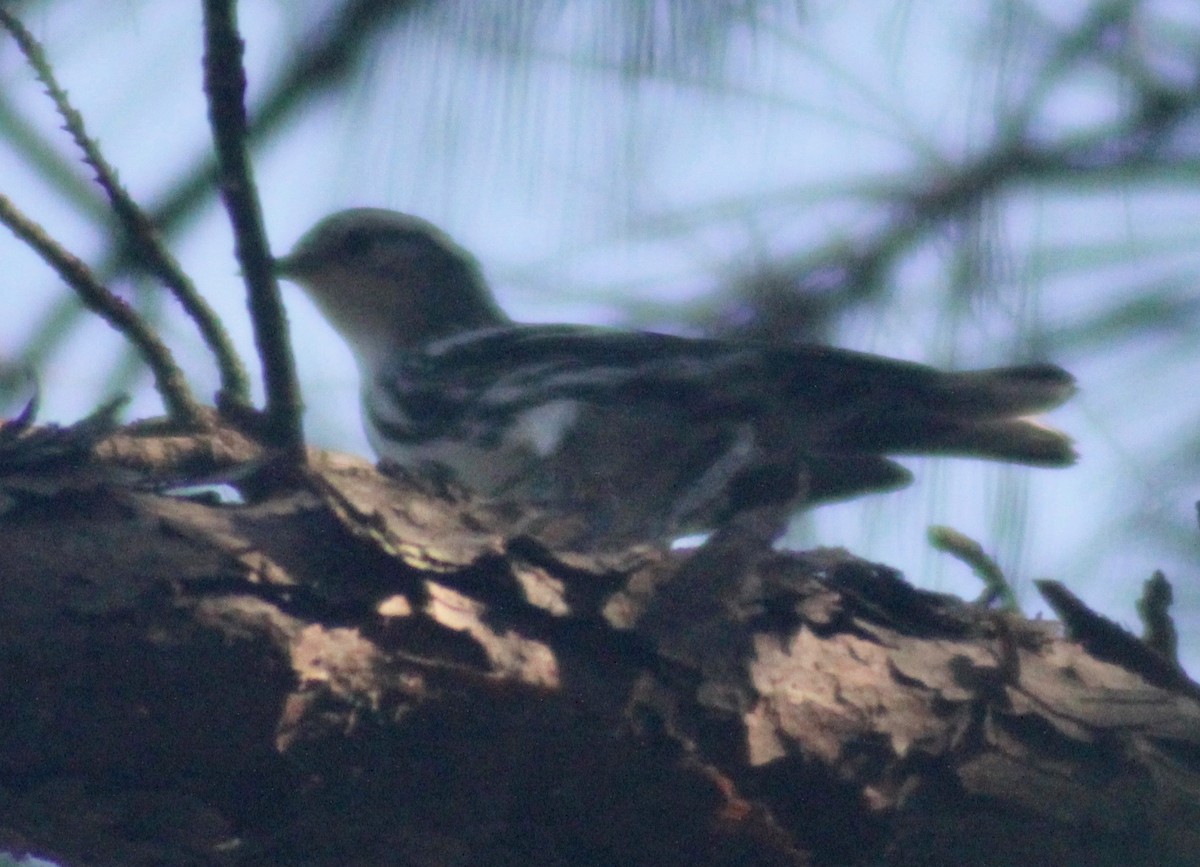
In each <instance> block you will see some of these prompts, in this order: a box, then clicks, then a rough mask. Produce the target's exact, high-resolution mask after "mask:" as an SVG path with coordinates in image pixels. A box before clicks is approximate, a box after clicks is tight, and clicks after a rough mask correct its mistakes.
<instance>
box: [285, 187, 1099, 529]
mask: <svg viewBox="0 0 1200 867" xmlns="http://www.w3.org/2000/svg"><path fill="white" fill-rule="evenodd" d="M278 271H279V273H280V274H282V275H284V276H286V277H288V278H290V279H292V280H294V281H296V282H297V283H300V284H301V285H302V286H303V287H304V288H305V289H306V290H307V292H308V294H309V295H310V296H311V297H312V299H313V300H314V301H315V302H316V304H317V306H318V307H319V308H320V309H321V310H322V312H323V313H324V314H325V316H326V317H327V318H328V319H329V321H330V322H331V323H332V324H333V326H334V327H335V328H336V329H337V330H338V331H339V332H340V333H341V335H342V337H344V338H345V340H346V341H347V342H348V343H349V344H350V347H351V349H352V351H353V353H354V355H355V358H356V359H357V362H358V366H359V369H360V374H361V377H362V406H363V413H364V419H365V424H366V428H367V432H368V436H369V438H370V440H371V443H372V445H373V446H374V448H375V450H376V451H377V453H378V454H379V456H380V457H383V458H389V459H391V460H394V461H397V462H399V463H401V464H405V465H409V466H429V467H434V468H436V469H437V470H438V472H441V473H445V472H446V471H450V472H452V473H453V475H454V476H455V477H456V478H457V479H458V480H459V481H460V482H461V483H463V484H465V485H466V486H468V487H471V488H475V489H477V490H480V491H482V492H484V493H487V494H490V495H494V496H497V497H503V498H515V499H519V500H526V501H532V502H536V503H539V504H542V505H544V506H546V507H548V508H552V509H560V510H564V511H567V512H569V513H572V514H574V515H577V516H580V517H581V518H582V519H583V520H584V521H586V522H587V523H588V524H589V527H590V530H591V533H592V535H593V537H595V538H601V537H604V538H612V539H630V540H634V539H636V540H641V541H648V540H663V539H666V538H670V537H674V536H677V535H680V534H682V533H685V532H693V531H697V530H702V529H711V528H712V527H713V526H714V525H716V524H718V523H720V522H721V521H722V520H723V519H724V518H725V517H727V516H729V515H730V514H731V513H733V512H736V511H738V510H740V509H743V508H749V507H752V506H755V505H758V504H759V503H758V501H760V500H770V499H771V498H781V499H788V500H792V501H794V502H796V503H798V504H799V503H814V502H820V501H823V500H829V499H837V498H843V497H848V496H852V495H855V494H859V493H864V492H867V491H873V490H881V489H886V488H891V487H897V486H899V485H902V484H904V483H906V482H907V481H908V480H909V478H910V476H909V474H908V472H907V471H906V470H904V469H903V468H902V467H900V466H899V465H897V464H895V463H893V462H892V461H890V460H888V458H887V457H885V456H886V455H896V454H951V455H963V456H971V457H981V458H991V459H996V460H1002V461H1012V462H1016V463H1023V464H1032V465H1041V466H1063V465H1067V464H1070V463H1071V462H1072V461H1073V460H1074V457H1075V455H1074V452H1073V450H1072V448H1071V443H1070V440H1069V439H1068V438H1067V437H1066V436H1064V435H1063V434H1061V433H1059V432H1058V431H1055V430H1052V429H1050V428H1048V427H1044V426H1042V425H1040V424H1038V423H1036V422H1034V421H1032V420H1030V419H1028V418H1026V416H1027V415H1028V414H1030V413H1036V412H1040V411H1042V410H1046V409H1049V408H1052V407H1054V406H1057V405H1058V404H1060V403H1061V402H1063V401H1064V400H1065V399H1066V398H1067V397H1069V396H1070V395H1071V394H1072V392H1073V391H1074V388H1075V386H1074V381H1073V379H1072V378H1071V376H1070V375H1069V374H1067V373H1066V372H1065V371H1063V370H1062V369H1060V368H1058V367H1054V366H1052V365H1048V364H1035V365H1026V366H1019V367H1007V368H997V369H992V370H980V371H970V372H963V373H952V372H942V371H938V370H935V369H933V368H930V367H926V366H924V365H919V364H913V363H910V362H904V361H896V360H892V359H888V358H882V357H879V356H873V355H866V354H862V353H858V352H851V351H847V350H841V349H831V348H827V347H823V346H805V345H764V344H755V343H746V342H732V341H723V340H707V339H692V338H685V337H674V336H669V335H663V334H654V333H645V332H631V331H619V330H613V329H608V328H599V327H587V326H576V325H522V324H517V323H513V322H512V321H511V320H510V319H509V318H508V317H507V316H505V314H504V313H503V312H502V311H501V310H500V309H499V307H497V305H496V303H495V301H494V300H493V298H492V296H491V293H490V292H489V290H488V288H487V286H486V284H485V282H484V280H483V278H482V276H481V274H480V271H479V268H478V266H477V265H476V263H475V261H474V260H473V259H472V257H471V256H470V255H469V254H468V253H467V252H466V251H464V250H463V249H462V248H460V247H459V246H457V245H456V244H455V243H454V242H453V241H451V240H450V239H449V238H448V237H446V235H444V234H443V233H442V232H440V231H438V230H437V229H436V228H434V227H433V226H431V225H430V224H428V223H426V222H424V221H422V220H419V219H417V218H415V217H411V216H407V215H404V214H398V213H394V212H391V211H385V210H378V209H368V208H361V209H354V210H348V211H342V212H340V213H337V214H334V215H332V216H330V217H328V218H326V219H325V220H323V221H321V222H320V223H318V224H317V225H316V226H315V227H314V228H313V229H311V230H310V231H309V232H308V233H307V234H306V235H305V236H304V237H303V238H302V239H301V240H300V242H299V243H298V244H297V245H296V248H295V249H294V250H293V251H292V253H291V254H290V255H288V256H287V257H285V258H283V259H281V260H279V263H278Z"/></svg>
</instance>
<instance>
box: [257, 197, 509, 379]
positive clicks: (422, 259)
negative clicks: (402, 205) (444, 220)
mask: <svg viewBox="0 0 1200 867" xmlns="http://www.w3.org/2000/svg"><path fill="white" fill-rule="evenodd" d="M275 271H276V273H277V274H279V275H280V276H282V277H286V278H287V279H289V280H292V281H294V282H295V283H298V284H300V286H302V287H303V288H304V290H305V291H306V292H307V293H308V295H309V297H311V298H312V300H313V301H314V302H315V303H316V305H317V306H318V307H319V308H320V309H321V312H322V313H324V314H325V316H326V318H328V319H329V321H330V322H331V323H332V324H333V326H334V328H336V329H337V330H338V332H339V333H340V334H341V335H342V337H343V338H345V340H346V342H347V343H349V344H350V346H351V349H352V350H353V351H354V354H355V355H356V357H357V358H358V361H359V364H360V365H361V366H363V367H365V368H366V369H371V370H373V369H377V368H378V366H379V365H380V364H382V363H383V362H384V361H385V360H386V358H387V357H388V356H389V355H390V354H392V353H394V352H395V351H397V350H400V349H411V348H413V347H416V346H420V345H422V344H424V343H426V342H428V341H431V340H436V339H438V338H441V337H449V336H452V335H454V334H458V333H461V332H464V331H471V330H474V329H478V328H485V327H488V326H492V325H498V324H502V323H505V322H507V321H508V319H507V318H506V317H505V315H504V314H503V313H502V312H501V311H500V309H499V308H498V307H497V306H496V303H495V301H494V300H493V299H492V296H491V293H490V292H489V291H488V288H487V285H486V284H485V282H484V280H483V276H482V275H481V273H480V271H479V266H478V265H477V264H476V262H475V260H474V258H472V256H471V255H470V254H469V253H467V251H466V250H464V249H462V248H461V247H459V246H458V245H457V244H455V243H454V241H452V240H451V239H450V238H449V237H448V236H446V235H445V234H444V233H443V232H441V231H439V230H438V229H437V228H435V227H434V226H432V225H431V224H429V223H427V222H425V221H424V220H421V219H419V218H417V217H412V216H409V215H407V214H400V213H397V212H395V211H387V210H383V209H380V208H353V209H351V210H347V211H340V212H338V213H336V214H333V215H331V216H329V217H326V218H325V219H323V220H321V222H319V223H317V224H316V225H315V226H314V227H313V228H312V229H310V230H309V231H308V232H307V233H306V234H305V235H304V237H302V238H301V239H300V240H299V242H298V243H297V244H296V246H295V248H294V249H293V250H292V252H291V253H289V254H288V255H287V256H284V257H283V258H281V259H277V260H276V262H275Z"/></svg>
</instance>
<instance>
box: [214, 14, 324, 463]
mask: <svg viewBox="0 0 1200 867" xmlns="http://www.w3.org/2000/svg"><path fill="white" fill-rule="evenodd" d="M234 7H235V3H234V0H204V92H205V94H206V95H207V97H208V117H209V123H210V124H211V126H212V131H213V140H214V142H215V145H216V151H217V163H218V166H219V171H220V175H219V177H220V189H221V198H222V199H223V200H224V202H225V209H226V210H227V211H228V212H229V218H230V221H231V222H232V224H233V229H234V250H235V252H236V255H237V259H238V262H239V263H240V264H241V266H242V276H243V278H244V279H245V281H246V290H247V294H248V302H249V307H250V318H251V320H252V323H253V326H254V338H255V344H256V345H257V347H258V353H259V358H260V359H261V360H262V366H263V378H264V385H265V390H266V394H267V407H266V429H265V430H264V431H263V434H264V436H265V438H266V440H267V442H269V443H271V444H272V445H276V446H280V447H282V448H285V449H287V450H289V451H293V452H294V453H295V454H296V456H297V458H298V459H300V460H303V457H304V431H303V427H302V425H301V418H300V412H301V404H300V387H299V384H298V382H297V380H296V367H295V361H294V359H293V357H292V351H291V344H290V340H289V339H288V329H287V317H286V316H285V315H284V311H283V301H282V299H281V298H280V294H279V285H278V284H277V283H276V282H275V276H274V274H273V273H272V269H271V265H272V260H271V254H270V251H269V250H268V249H267V241H266V233H265V232H264V230H263V219H262V208H261V206H260V204H259V200H258V192H257V189H256V188H255V185H254V179H253V175H252V172H251V168H250V160H249V156H248V154H247V152H246V138H247V128H246V107H245V101H244V100H245V94H246V74H245V70H244V68H243V66H242V50H243V44H242V40H241V37H240V36H239V35H238V30H237V15H236V11H235V8H234Z"/></svg>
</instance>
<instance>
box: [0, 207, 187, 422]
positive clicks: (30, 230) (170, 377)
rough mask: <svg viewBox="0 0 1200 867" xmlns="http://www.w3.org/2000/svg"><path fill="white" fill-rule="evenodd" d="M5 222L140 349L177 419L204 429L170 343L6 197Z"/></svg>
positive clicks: (1, 215)
mask: <svg viewBox="0 0 1200 867" xmlns="http://www.w3.org/2000/svg"><path fill="white" fill-rule="evenodd" d="M0 222H3V223H4V224H5V225H6V226H8V227H9V229H11V230H12V232H13V234H14V235H16V236H17V237H18V238H20V239H21V240H22V241H24V242H25V243H26V244H28V245H29V246H30V247H32V248H33V249H34V250H36V251H37V253H38V255H40V256H41V257H42V258H43V259H44V260H45V261H46V262H47V263H48V264H49V265H50V267H52V268H53V269H54V270H55V271H56V272H58V275H59V276H60V277H62V278H63V280H65V281H66V282H67V284H68V285H69V286H70V287H71V288H72V289H74V290H75V293H76V294H77V295H78V296H79V298H80V300H81V301H82V302H83V303H84V305H85V306H87V307H88V308H89V309H91V310H94V311H95V312H96V313H98V314H99V315H100V316H101V317H103V318H104V320H105V321H106V322H108V323H109V324H110V325H111V326H112V327H113V328H115V329H117V331H119V332H121V334H123V335H125V337H126V338H128V339H129V342H130V343H132V344H133V345H134V346H135V347H136V348H137V350H138V352H140V353H141V354H142V358H144V359H145V360H146V364H147V365H148V366H149V367H150V370H151V371H152V372H153V374H154V380H155V384H156V386H157V388H158V393H159V394H160V395H162V399H163V403H164V404H165V405H166V408H167V413H168V414H169V415H170V416H171V418H172V419H173V420H174V421H175V422H177V423H179V424H181V425H185V426H187V427H196V426H198V425H200V424H201V423H202V422H203V412H202V411H201V409H200V405H199V404H197V403H196V399H195V398H194V397H193V396H192V392H191V390H190V389H189V388H188V385H187V380H185V379H184V376H183V371H181V370H180V369H179V365H177V364H176V363H175V359H174V358H173V357H172V356H171V351H170V350H169V349H167V347H166V344H164V343H163V342H162V341H161V340H159V339H158V335H156V334H155V333H154V331H153V330H152V329H151V328H150V326H149V325H147V324H146V322H145V320H143V319H142V317H140V316H138V314H137V312H136V311H134V309H133V308H132V307H130V306H129V305H128V304H127V303H125V302H124V301H123V300H121V299H120V298H118V297H117V296H116V295H114V294H113V293H112V292H110V291H108V289H106V288H105V287H104V286H103V285H101V284H100V282H99V281H98V280H97V279H96V277H95V275H93V274H92V272H91V270H89V269H88V267H87V265H85V264H84V263H83V262H82V261H81V260H80V259H78V258H77V257H76V256H74V255H72V254H71V253H70V252H68V251H67V250H66V249H64V248H63V247H62V246H61V245H59V244H58V242H57V241H55V240H54V239H53V238H51V237H50V236H49V235H48V234H47V233H46V230H45V229H43V228H42V227H41V226H40V225H38V224H37V223H36V222H34V221H33V220H31V219H30V218H29V217H27V216H25V214H23V213H22V212H21V211H20V210H19V209H18V208H17V207H16V205H14V204H13V203H12V201H10V200H9V199H8V197H7V196H4V195H2V194H0Z"/></svg>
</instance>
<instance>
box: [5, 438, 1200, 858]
mask: <svg viewBox="0 0 1200 867" xmlns="http://www.w3.org/2000/svg"><path fill="white" fill-rule="evenodd" d="M95 452H96V454H98V455H99V456H100V457H93V458H91V459H86V460H85V459H80V458H79V457H78V455H76V456H75V457H72V455H71V453H70V450H66V452H65V453H64V454H65V456H64V454H57V453H55V454H51V455H50V456H43V459H39V460H25V461H16V462H13V461H10V462H9V471H8V473H7V475H6V476H5V477H4V478H3V479H0V849H6V850H9V851H33V852H36V853H39V854H43V855H47V856H50V857H55V858H57V859H59V860H60V861H61V862H63V863H65V864H69V865H108V864H112V865H177V864H178V865H182V864H197V865H199V864H221V865H249V864H255V865H257V864H277V865H299V864H304V865H325V864H328V865H350V864H362V865H375V864H380V865H383V864H404V865H408V864H411V865H507V864H511V865H557V864H563V865H566V864H571V865H580V864H583V865H610V864H611V865H618V864H620V865H625V864H630V865H642V864H644V865H674V864H680V865H683V864H688V865H716V864H723V865H757V864H762V865H804V864H814V865H855V864H862V865H866V864H889V865H890V864H895V865H902V864H913V865H918V864H919V865H939V864H945V865H1016V864H1019V865H1042V864H1045V865H1055V867H1063V865H1075V864H1078V865H1089V867H1094V865H1110V864H1111V865H1122V867H1124V865H1134V864H1137V865H1154V864H1163V865H1177V864H1200V699H1198V697H1200V692H1198V691H1197V689H1196V688H1195V686H1194V685H1192V684H1190V683H1189V682H1188V681H1187V680H1186V679H1185V678H1183V677H1182V676H1181V675H1180V674H1179V673H1178V672H1177V670H1174V669H1172V667H1171V666H1170V665H1169V664H1166V663H1162V660H1159V662H1158V663H1155V664H1154V665H1149V666H1147V665H1146V664H1145V662H1144V660H1142V661H1139V659H1137V658H1134V659H1131V660H1129V661H1126V660H1122V659H1120V658H1118V657H1119V656H1120V653H1119V652H1111V651H1107V652H1106V653H1105V654H1104V655H1105V656H1106V657H1107V658H1099V657H1097V656H1096V655H1092V654H1091V653H1089V652H1087V651H1086V650H1085V649H1084V647H1083V646H1082V645H1081V644H1080V643H1078V642H1075V641H1071V640H1067V639H1066V638H1064V637H1062V636H1061V634H1060V629H1059V627H1058V626H1057V625H1056V624H1053V623H1048V622H1030V621H1026V620H1022V619H1020V618H1017V617H1014V616H1011V615H1008V614H1002V613H997V612H995V611H988V610H983V609H980V608H977V607H975V606H972V605H970V604H967V603H964V602H961V601H959V600H957V599H954V598H951V597H947V596H942V595H937V594H933V593H928V592H923V591H919V590H916V589H914V588H912V587H911V586H910V585H908V584H907V583H905V582H904V580H902V578H901V577H900V576H899V575H898V574H897V573H895V572H894V571H892V570H890V569H888V568H886V567H884V566H878V565H875V564H871V563H867V562H864V561H861V560H858V559H856V558H854V557H853V556H851V555H849V554H847V553H845V552H843V551H835V550H819V551H809V552H803V553H799V554H784V553H777V552H774V551H772V550H771V549H770V548H769V546H766V545H764V544H763V542H762V539H761V538H759V537H758V536H756V534H755V532H754V529H753V527H738V526H734V527H730V528H728V529H727V530H726V531H725V532H722V533H719V534H718V535H717V536H716V537H715V538H714V539H713V540H712V542H711V543H710V544H709V545H708V546H706V547H705V548H702V549H700V550H699V551H698V552H694V553H678V554H667V553H663V552H657V551H651V550H635V551H620V552H607V553H604V554H597V553H595V552H592V553H580V552H578V551H571V549H570V544H569V540H570V539H571V537H572V530H571V528H570V527H562V526H556V525H555V524H554V521H553V519H551V518H545V517H539V516H527V515H519V514H511V513H506V512H505V511H504V510H501V509H498V508H496V507H492V506H488V505H487V504H480V503H477V502H473V501H472V500H471V499H470V498H468V497H466V496H464V495H463V494H461V493H459V492H455V491H451V490H431V489H430V487H429V486H428V485H427V484H422V483H419V482H417V481H415V480H412V479H407V478H404V477H385V476H383V475H381V474H380V473H378V472H376V471H375V470H374V469H373V468H371V467H370V466H369V465H367V464H365V463H363V462H359V461H355V460H351V459H346V458H339V457H336V456H331V455H315V456H314V457H313V461H312V466H311V468H310V469H309V470H307V471H305V472H302V473H297V472H295V471H291V472H283V471H282V470H281V469H280V468H279V467H278V466H276V467H272V465H271V464H270V463H269V462H266V461H263V460H262V459H261V455H258V454H257V453H256V452H255V451H254V449H253V448H252V447H250V446H249V445H248V444H247V443H245V442H244V441H242V440H240V439H239V438H237V437H236V436H234V435H232V434H229V433H221V434H217V435H213V436H211V437H208V438H190V439H189V438H176V439H173V438H169V437H163V436H152V435H147V434H144V433H143V434H142V435H127V434H120V435H117V436H115V437H112V438H110V439H109V440H108V441H107V442H104V443H102V444H100V446H98V447H97V449H96V450H95ZM246 461H250V462H251V463H250V466H252V467H254V469H253V472H250V473H249V474H244V483H243V489H244V490H245V491H247V492H248V493H249V492H252V496H250V497H249V501H248V502H245V503H239V504H220V503H216V502H212V501H208V500H205V499H204V498H188V497H186V496H183V495H182V494H181V492H175V493H174V494H173V495H172V494H170V493H164V492H163V491H162V489H161V487H155V486H153V485H151V484H149V481H150V480H152V479H159V480H160V479H161V477H162V475H163V473H164V471H165V470H164V468H165V467H172V468H174V471H175V472H177V473H180V474H183V475H187V476H194V475H195V473H196V472H197V471H199V470H202V469H206V468H208V469H211V468H215V467H220V466H231V465H235V464H245V462H246ZM14 467H17V468H19V469H14ZM1134 643H1135V644H1136V642H1134ZM1159 663H1162V664H1159ZM1156 666H1157V667H1156ZM1164 672H1165V673H1164Z"/></svg>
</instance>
